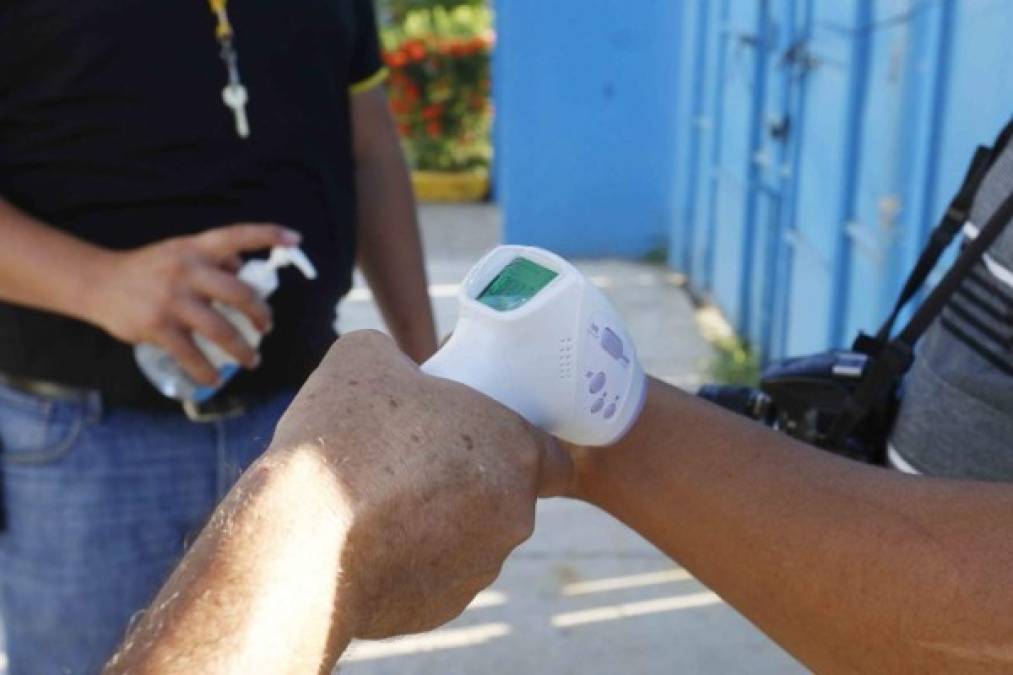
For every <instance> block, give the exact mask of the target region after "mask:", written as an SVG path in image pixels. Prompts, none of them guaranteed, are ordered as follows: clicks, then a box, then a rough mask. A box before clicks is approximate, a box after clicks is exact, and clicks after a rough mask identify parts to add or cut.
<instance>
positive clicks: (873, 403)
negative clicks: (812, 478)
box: [830, 193, 1013, 445]
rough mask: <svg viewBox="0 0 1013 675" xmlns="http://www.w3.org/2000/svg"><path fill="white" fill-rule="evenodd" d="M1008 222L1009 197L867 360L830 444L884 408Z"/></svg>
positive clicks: (1012, 207)
mask: <svg viewBox="0 0 1013 675" xmlns="http://www.w3.org/2000/svg"><path fill="white" fill-rule="evenodd" d="M1010 220H1013V193H1011V194H1010V195H1008V196H1007V197H1006V199H1005V200H1003V202H1002V204H1000V205H999V208H998V209H996V211H995V213H993V214H992V217H991V218H989V219H988V222H987V223H986V224H985V226H984V227H982V229H981V231H980V232H979V233H978V236H977V237H975V238H974V239H973V240H971V241H970V242H969V243H968V244H967V246H965V247H964V250H963V251H962V252H961V254H960V256H959V257H958V258H957V260H956V262H955V263H954V264H953V266H952V267H950V269H949V270H948V271H947V272H946V275H945V276H944V277H943V279H942V281H940V282H939V284H938V285H936V287H935V288H934V289H932V292H931V293H930V294H929V296H928V297H927V298H926V299H925V302H923V303H922V304H921V306H920V307H919V308H918V311H916V312H915V314H914V316H913V317H911V320H910V321H909V322H908V324H907V325H906V326H905V327H904V329H903V330H901V332H900V333H899V334H898V335H897V337H896V338H894V339H893V340H890V341H889V342H887V343H885V344H884V345H882V346H881V348H880V349H879V350H878V353H877V354H876V355H875V356H874V357H873V358H871V359H870V360H869V364H868V366H867V370H866V372H865V373H864V374H863V376H862V381H861V383H859V385H858V386H857V387H856V388H855V391H854V392H853V393H852V395H851V396H850V397H848V399H847V401H845V404H844V408H843V410H842V412H841V414H840V415H839V416H838V417H837V419H836V420H834V425H833V427H832V428H831V430H830V440H831V442H832V443H833V444H834V445H840V444H843V443H844V441H845V439H847V437H848V436H849V435H850V434H851V433H852V432H853V431H854V430H855V428H856V427H858V425H859V424H861V423H862V421H863V420H865V419H866V417H868V415H869V414H870V413H871V412H872V411H874V410H876V409H879V408H881V407H883V406H884V405H885V404H886V402H887V401H888V400H889V396H890V393H891V392H892V391H893V389H894V387H896V386H897V384H898V383H899V382H900V380H901V378H902V377H903V376H904V374H905V373H907V371H908V370H909V369H910V368H911V364H912V362H913V361H914V346H915V343H917V342H918V339H919V338H921V336H922V335H924V334H925V331H926V330H928V328H929V326H930V325H932V322H933V321H934V320H935V318H936V317H937V316H939V314H940V313H941V312H942V311H943V307H945V306H946V303H948V302H949V301H950V299H951V298H952V297H953V294H954V293H955V292H956V291H957V289H958V288H959V287H960V284H961V283H962V282H963V281H964V279H966V278H967V275H968V274H969V273H970V272H971V270H972V269H973V268H974V266H975V265H977V264H978V262H980V261H981V259H982V258H983V257H984V255H985V252H986V251H988V249H989V248H991V246H992V244H994V243H995V241H996V239H998V238H999V235H1000V234H1002V232H1003V230H1005V229H1006V226H1007V224H1008V223H1009V222H1010Z"/></svg>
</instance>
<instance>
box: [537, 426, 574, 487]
mask: <svg viewBox="0 0 1013 675" xmlns="http://www.w3.org/2000/svg"><path fill="white" fill-rule="evenodd" d="M536 433H538V434H539V441H540V445H541V450H542V455H541V461H540V462H539V466H538V496H539V497H566V496H568V495H570V494H571V493H572V492H573V480H574V468H573V459H572V458H571V457H570V453H568V452H566V451H565V450H563V448H562V447H560V445H559V441H557V440H556V439H555V438H553V437H552V436H550V435H549V434H546V433H543V432H541V431H538V432H536Z"/></svg>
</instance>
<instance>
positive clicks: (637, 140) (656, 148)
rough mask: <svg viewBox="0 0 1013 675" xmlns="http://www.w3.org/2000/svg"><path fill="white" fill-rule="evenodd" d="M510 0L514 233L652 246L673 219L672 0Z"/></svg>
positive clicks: (501, 116) (509, 168) (506, 177)
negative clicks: (628, 0)
mask: <svg viewBox="0 0 1013 675" xmlns="http://www.w3.org/2000/svg"><path fill="white" fill-rule="evenodd" d="M632 7H633V5H631V4H630V3H629V2H620V1H618V0H502V1H500V2H498V3H497V8H496V9H497V18H498V24H499V25H498V33H499V49H498V53H497V57H496V63H495V69H496V72H495V75H496V77H495V79H496V85H495V86H496V111H497V129H496V140H497V150H498V156H497V164H496V180H497V197H498V199H499V201H500V204H501V206H502V208H503V214H504V222H505V238H506V240H507V241H509V242H511V243H525V244H536V245H540V246H545V247H547V248H552V249H555V250H557V251H559V252H561V253H563V254H566V255H570V256H589V255H623V256H638V255H643V254H645V253H647V252H649V251H651V250H652V249H657V248H659V247H662V246H664V245H665V244H666V242H667V238H668V234H669V232H670V231H671V229H672V227H673V226H674V223H675V212H676V211H675V204H674V201H673V199H674V195H673V190H672V185H673V183H674V172H675V166H676V161H677V148H676V145H675V135H676V128H677V120H676V118H675V116H674V115H673V111H674V110H675V109H676V108H677V107H678V104H679V99H678V94H679V92H678V81H679V78H678V76H677V75H678V73H677V69H678V55H679V51H678V49H677V48H676V46H675V44H676V43H675V40H676V37H677V36H678V34H679V33H680V28H679V25H680V22H679V15H680V14H681V13H682V10H683V7H682V3H680V2H674V1H673V0H637V2H636V3H635V10H632V11H631V8H632Z"/></svg>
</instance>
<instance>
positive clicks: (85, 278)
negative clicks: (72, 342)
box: [64, 245, 123, 329]
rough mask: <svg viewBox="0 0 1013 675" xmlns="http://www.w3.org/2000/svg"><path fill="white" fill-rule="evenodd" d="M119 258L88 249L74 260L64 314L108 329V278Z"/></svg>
mask: <svg viewBox="0 0 1013 675" xmlns="http://www.w3.org/2000/svg"><path fill="white" fill-rule="evenodd" d="M121 255H123V254H122V253H119V252H117V251H112V250H109V249H105V248H101V247H99V246H91V245H89V246H88V249H87V250H86V251H83V252H82V254H81V255H80V257H79V259H78V264H77V265H75V268H74V271H73V280H72V282H71V285H70V292H69V294H68V299H67V306H66V308H65V312H64V313H66V314H68V315H70V316H73V317H75V318H78V319H81V320H83V321H87V322H88V323H91V324H93V325H96V326H99V327H100V328H103V329H108V325H107V321H106V315H105V312H106V310H107V309H108V307H109V306H110V302H109V297H108V290H107V289H108V288H109V283H108V278H109V276H110V275H111V274H113V273H114V270H115V268H116V266H117V264H118V262H119V257H120V256H121Z"/></svg>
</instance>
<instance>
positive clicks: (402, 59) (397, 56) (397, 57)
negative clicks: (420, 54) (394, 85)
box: [383, 50, 408, 68]
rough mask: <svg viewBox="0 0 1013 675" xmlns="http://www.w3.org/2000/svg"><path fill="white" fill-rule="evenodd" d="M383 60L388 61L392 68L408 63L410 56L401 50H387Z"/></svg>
mask: <svg viewBox="0 0 1013 675" xmlns="http://www.w3.org/2000/svg"><path fill="white" fill-rule="evenodd" d="M383 60H384V61H386V63H387V65H388V66H390V67H391V68H402V67H404V65H405V64H406V63H408V57H407V56H405V54H404V52H402V51H400V50H395V51H392V52H387V53H386V54H384V55H383Z"/></svg>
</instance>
